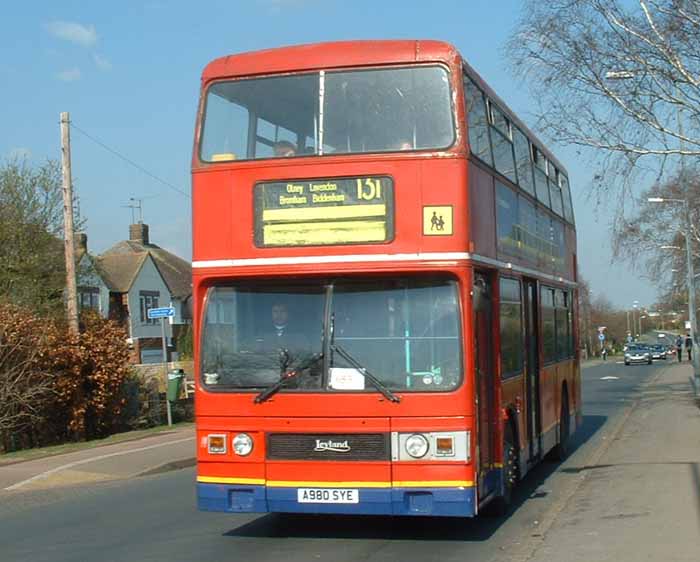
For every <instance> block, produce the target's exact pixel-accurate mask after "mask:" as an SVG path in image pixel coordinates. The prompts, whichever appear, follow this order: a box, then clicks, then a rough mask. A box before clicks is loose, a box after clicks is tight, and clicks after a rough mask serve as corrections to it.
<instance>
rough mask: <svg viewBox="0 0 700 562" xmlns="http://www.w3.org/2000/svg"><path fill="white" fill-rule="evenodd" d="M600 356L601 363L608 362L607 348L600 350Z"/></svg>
mask: <svg viewBox="0 0 700 562" xmlns="http://www.w3.org/2000/svg"><path fill="white" fill-rule="evenodd" d="M600 354H601V355H602V357H603V361H607V360H608V348H607V347H603V349H601V350H600Z"/></svg>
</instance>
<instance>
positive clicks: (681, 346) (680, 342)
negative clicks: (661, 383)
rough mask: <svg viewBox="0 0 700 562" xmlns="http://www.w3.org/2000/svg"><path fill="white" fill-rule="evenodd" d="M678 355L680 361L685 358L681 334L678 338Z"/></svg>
mask: <svg viewBox="0 0 700 562" xmlns="http://www.w3.org/2000/svg"><path fill="white" fill-rule="evenodd" d="M676 357H678V362H679V363H680V362H681V360H682V359H683V338H682V337H681V335H680V334H678V337H677V338H676Z"/></svg>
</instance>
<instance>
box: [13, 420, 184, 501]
mask: <svg viewBox="0 0 700 562" xmlns="http://www.w3.org/2000/svg"><path fill="white" fill-rule="evenodd" d="M194 457H195V434H194V426H193V425H190V424H188V425H187V426H186V427H184V428H176V429H173V430H172V431H162V432H160V433H156V434H154V435H150V436H147V437H143V438H140V439H135V440H131V441H124V442H120V443H114V444H111V445H104V446H98V447H93V448H90V449H83V450H80V451H75V452H71V453H65V454H61V455H55V456H48V457H43V458H38V459H33V460H27V461H22V462H17V463H13V464H9V465H3V466H0V494H2V493H3V492H16V491H25V490H35V489H42V488H52V487H56V486H69V485H77V484H86V483H90V482H100V481H106V480H118V479H124V478H133V477H136V476H141V475H144V474H151V473H154V472H158V471H162V470H169V469H172V468H182V467H185V466H192V465H194V462H195V458H194Z"/></svg>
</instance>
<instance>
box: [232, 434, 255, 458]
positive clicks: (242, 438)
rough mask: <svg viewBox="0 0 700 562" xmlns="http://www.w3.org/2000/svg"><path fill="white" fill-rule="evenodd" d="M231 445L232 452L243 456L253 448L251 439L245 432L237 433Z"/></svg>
mask: <svg viewBox="0 0 700 562" xmlns="http://www.w3.org/2000/svg"><path fill="white" fill-rule="evenodd" d="M232 445H233V452H234V453H236V454H237V455H239V456H241V457H245V456H246V455H249V454H250V452H251V451H252V450H253V439H252V438H251V437H250V435H248V434H247V433H239V434H238V435H236V436H235V437H234V438H233V443H232Z"/></svg>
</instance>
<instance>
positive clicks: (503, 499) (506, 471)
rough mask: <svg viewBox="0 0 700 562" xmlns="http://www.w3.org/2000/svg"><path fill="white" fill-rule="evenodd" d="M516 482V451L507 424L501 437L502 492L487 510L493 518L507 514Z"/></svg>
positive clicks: (513, 439)
mask: <svg viewBox="0 0 700 562" xmlns="http://www.w3.org/2000/svg"><path fill="white" fill-rule="evenodd" d="M517 481H518V451H517V449H516V448H515V437H514V436H513V430H512V428H511V427H510V424H508V427H507V428H506V429H505V435H504V436H503V492H502V494H501V495H499V496H496V497H495V498H494V499H493V501H492V502H491V504H490V505H489V509H488V510H487V514H488V515H491V516H493V517H503V516H504V515H506V514H507V513H508V508H509V507H510V504H511V501H512V499H513V488H515V484H516V482H517Z"/></svg>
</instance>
